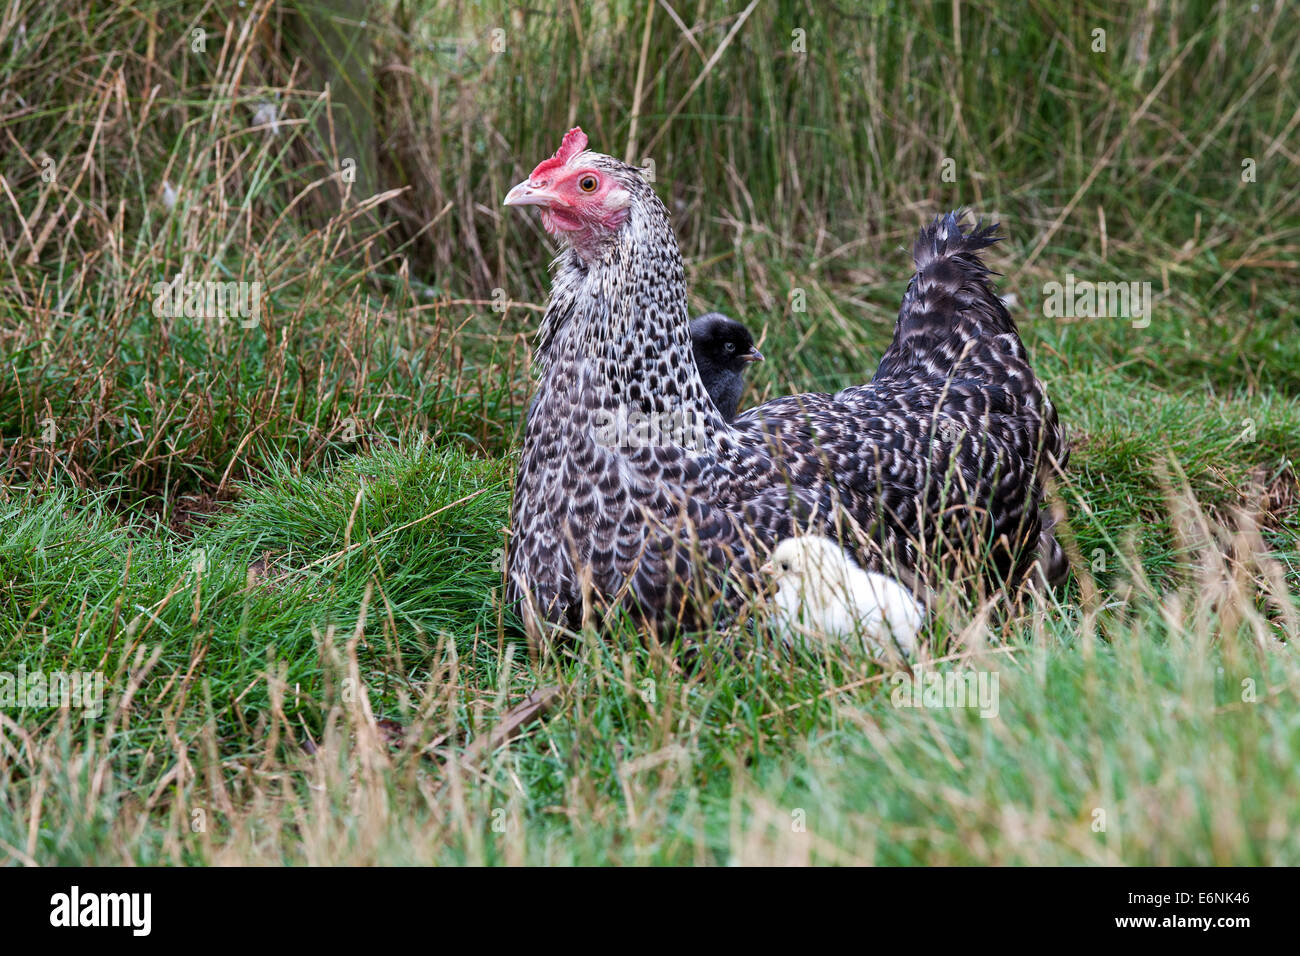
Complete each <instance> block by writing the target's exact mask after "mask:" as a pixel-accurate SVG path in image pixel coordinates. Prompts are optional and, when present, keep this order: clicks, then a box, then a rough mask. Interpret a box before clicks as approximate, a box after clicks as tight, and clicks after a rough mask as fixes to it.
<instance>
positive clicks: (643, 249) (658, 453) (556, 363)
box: [505, 129, 1066, 633]
mask: <svg viewBox="0 0 1300 956" xmlns="http://www.w3.org/2000/svg"><path fill="white" fill-rule="evenodd" d="M505 204H506V205H508V206H524V205H536V206H539V207H540V209H541V215H542V222H543V224H544V226H545V227H546V229H547V230H548V231H549V232H550V233H551V234H552V235H555V236H557V237H559V239H560V240H561V242H562V246H563V250H562V252H561V253H560V255H559V257H558V259H557V260H556V263H555V266H554V279H553V285H552V293H551V301H550V305H549V307H548V308H547V311H546V315H545V317H544V318H543V321H542V325H541V330H540V336H539V343H538V349H537V361H536V364H537V367H538V369H539V371H540V381H539V386H538V393H537V395H538V397H537V404H536V407H535V409H534V412H533V414H531V415H530V416H529V420H528V423H527V426H526V428H525V434H524V448H523V456H522V460H521V462H520V467H519V472H518V475H517V478H516V484H515V500H514V510H513V516H512V520H511V541H510V556H509V575H508V576H509V588H508V599H510V600H512V601H518V602H520V612H521V614H522V616H523V619H524V621H525V624H526V625H527V626H528V628H529V630H530V632H533V633H538V632H539V631H540V629H541V628H542V625H544V624H546V623H554V624H561V625H566V626H573V625H575V624H577V623H578V622H579V621H580V620H581V618H582V616H583V615H584V613H585V610H586V609H588V608H590V609H594V610H596V611H600V610H602V609H605V608H613V607H623V608H627V609H628V610H630V611H632V612H634V613H635V614H637V615H639V616H641V617H642V619H644V620H646V621H648V622H649V623H651V624H653V625H658V626H661V627H671V626H674V625H682V624H686V625H690V626H695V625H698V624H705V623H708V622H709V620H711V616H712V615H713V613H714V612H715V611H716V610H717V609H718V608H719V607H728V606H734V604H735V602H736V601H737V600H739V599H740V596H741V595H743V593H744V592H745V591H746V590H748V589H752V588H754V587H756V586H757V581H756V577H757V571H758V568H759V566H760V565H761V564H762V563H763V561H764V560H766V557H767V555H768V553H769V552H770V550H771V548H772V546H773V545H774V544H775V543H776V542H777V541H778V540H780V539H783V538H785V537H789V536H791V535H792V534H800V533H804V532H805V531H808V532H812V533H820V534H827V535H829V536H831V537H834V538H837V540H848V539H849V538H850V537H854V538H855V539H856V540H857V541H861V542H866V544H865V545H858V546H855V557H856V559H857V560H858V562H859V564H860V565H861V566H862V567H864V568H866V569H868V570H880V569H881V568H886V567H887V568H890V569H892V570H894V571H896V572H904V573H906V572H909V571H919V572H921V573H923V574H926V575H933V574H935V573H939V572H942V571H945V570H949V569H952V568H954V567H956V566H958V565H959V564H963V565H964V564H965V563H966V562H967V561H968V560H969V559H972V558H973V559H977V560H978V564H979V568H980V569H981V573H982V574H985V575H987V576H990V577H993V578H996V579H1000V580H1005V581H1014V582H1018V581H1021V580H1023V579H1024V577H1025V576H1026V575H1027V574H1028V573H1029V572H1030V571H1031V570H1032V569H1033V567H1034V565H1035V559H1036V558H1039V557H1040V556H1041V560H1039V561H1038V564H1039V573H1040V575H1042V576H1044V577H1047V578H1048V579H1054V578H1057V577H1059V576H1060V574H1061V573H1062V571H1063V569H1064V562H1063V558H1062V555H1061V552H1060V548H1059V547H1058V546H1057V544H1056V542H1055V540H1054V538H1053V537H1052V535H1051V532H1050V529H1048V528H1047V527H1045V523H1044V520H1043V517H1042V513H1041V505H1042V495H1043V491H1042V481H1041V479H1042V477H1043V476H1044V474H1046V473H1047V472H1048V470H1049V468H1050V467H1061V466H1063V465H1064V462H1065V458H1066V450H1065V445H1064V441H1063V439H1062V434H1061V430H1060V428H1059V427H1058V424H1057V417H1056V412H1055V411H1054V409H1053V407H1052V405H1051V403H1050V402H1049V401H1048V399H1047V396H1046V393H1045V391H1044V389H1043V387H1042V385H1041V383H1040V382H1039V381H1038V379H1037V378H1036V377H1035V376H1034V373H1033V370H1032V369H1031V368H1030V366H1029V362H1028V359H1027V356H1026V353H1025V349H1024V346H1023V344H1022V343H1021V340H1020V336H1019V334H1018V333H1017V330H1016V327H1015V324H1014V323H1013V322H1012V320H1011V318H1010V317H1009V316H1008V314H1007V311H1006V309H1005V308H1004V307H1003V305H1002V303H1001V302H1000V301H999V300H998V298H997V296H996V295H995V294H994V292H993V290H992V288H991V285H990V282H989V272H988V270H987V269H986V268H985V266H984V265H983V263H982V262H981V260H980V258H979V256H978V252H979V250H981V249H983V248H984V247H986V246H988V245H990V244H991V243H992V242H994V241H995V238H994V236H993V228H992V227H990V228H987V229H980V228H975V229H972V230H969V231H963V229H962V227H961V225H960V223H959V217H958V216H956V215H948V216H945V217H942V218H940V219H938V220H936V221H935V222H934V223H933V224H931V225H929V226H927V227H926V228H924V229H923V230H922V231H921V234H920V237H919V238H918V240H917V242H916V245H915V249H914V252H913V255H914V258H915V262H916V273H915V275H914V276H913V278H912V280H911V283H910V284H909V286H908V289H907V292H906V294H905V295H904V297H903V306H902V310H901V312H900V314H899V317H898V322H897V326H896V328H895V331H894V338H893V341H892V343H891V344H890V346H889V348H888V349H887V350H886V352H885V354H884V356H883V357H882V358H881V361H880V365H879V368H878V369H877V371H876V374H875V376H874V377H873V378H872V379H871V381H870V382H869V383H867V384H864V385H856V386H853V387H851V388H846V389H844V390H843V391H840V392H837V393H834V394H830V393H807V394H803V395H794V396H789V397H785V398H778V399H775V400H773V401H770V402H767V403H766V404H764V405H761V406H758V407H756V408H752V409H749V410H748V411H746V412H744V413H743V414H741V415H740V416H738V417H737V418H736V420H735V421H734V422H732V423H728V422H726V421H725V420H724V419H723V417H722V415H721V414H720V413H719V412H718V410H717V408H716V407H715V406H714V404H713V403H712V402H711V401H710V400H709V397H708V394H707V393H706V391H705V387H704V385H703V383H702V381H701V378H700V373H699V370H698V369H697V367H696V363H695V360H694V358H693V356H692V349H691V337H690V322H689V318H688V314H687V299H686V284H685V275H684V271H683V267H682V259H681V254H680V252H679V251H678V246H677V240H676V237H675V236H674V234H673V230H672V227H671V225H670V223H669V220H668V214H667V211H666V210H665V208H664V206H663V204H662V203H661V202H660V201H659V199H658V197H657V196H656V195H655V193H654V190H653V189H652V188H651V186H650V185H649V183H647V181H646V180H645V178H644V177H643V175H642V173H641V171H640V170H638V169H637V168H635V167H633V166H629V165H627V164H625V163H622V162H619V161H618V160H615V159H613V158H611V157H609V156H606V155H603V154H601V153H597V152H593V151H590V150H588V149H587V137H586V136H585V135H584V134H583V133H582V131H581V130H580V129H573V130H570V131H569V133H568V134H566V135H565V137H564V141H563V143H562V145H561V146H560V149H559V150H558V151H557V152H556V154H555V155H554V156H553V157H552V158H550V159H547V160H545V161H543V162H541V163H539V164H538V165H537V167H536V168H535V169H534V170H533V172H532V174H531V175H530V176H529V177H528V179H527V180H525V181H524V182H521V183H519V184H518V185H517V186H515V187H514V188H513V189H511V190H510V192H509V193H508V195H507V196H506V200H505ZM850 531H852V532H854V535H852V536H851V535H850V534H849V532H850Z"/></svg>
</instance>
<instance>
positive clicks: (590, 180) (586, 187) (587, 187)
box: [578, 176, 599, 193]
mask: <svg viewBox="0 0 1300 956" xmlns="http://www.w3.org/2000/svg"><path fill="white" fill-rule="evenodd" d="M597 185H599V184H598V183H597V182H596V177H595V176H583V177H582V178H581V179H579V180H578V188H579V189H581V190H582V191H583V192H584V193H594V192H595V191H596V186H597Z"/></svg>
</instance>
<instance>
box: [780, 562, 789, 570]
mask: <svg viewBox="0 0 1300 956" xmlns="http://www.w3.org/2000/svg"><path fill="white" fill-rule="evenodd" d="M781 570H782V571H789V570H790V562H789V561H782V562H781Z"/></svg>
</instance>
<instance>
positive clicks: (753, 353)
mask: <svg viewBox="0 0 1300 956" xmlns="http://www.w3.org/2000/svg"><path fill="white" fill-rule="evenodd" d="M740 358H741V360H742V361H745V362H761V361H763V353H762V352H760V351H759V350H758V349H756V348H754V347H753V346H750V349H749V351H748V352H746V353H745V354H744V355H742V356H741V357H740Z"/></svg>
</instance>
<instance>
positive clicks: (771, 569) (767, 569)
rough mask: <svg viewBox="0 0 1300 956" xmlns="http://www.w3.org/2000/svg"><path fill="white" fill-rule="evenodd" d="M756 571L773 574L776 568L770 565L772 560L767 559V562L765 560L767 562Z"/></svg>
mask: <svg viewBox="0 0 1300 956" xmlns="http://www.w3.org/2000/svg"><path fill="white" fill-rule="evenodd" d="M758 573H759V574H775V573H776V568H774V567H772V562H771V561H769V562H767V564H765V565H763V566H762V567H761V568H759V569H758Z"/></svg>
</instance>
